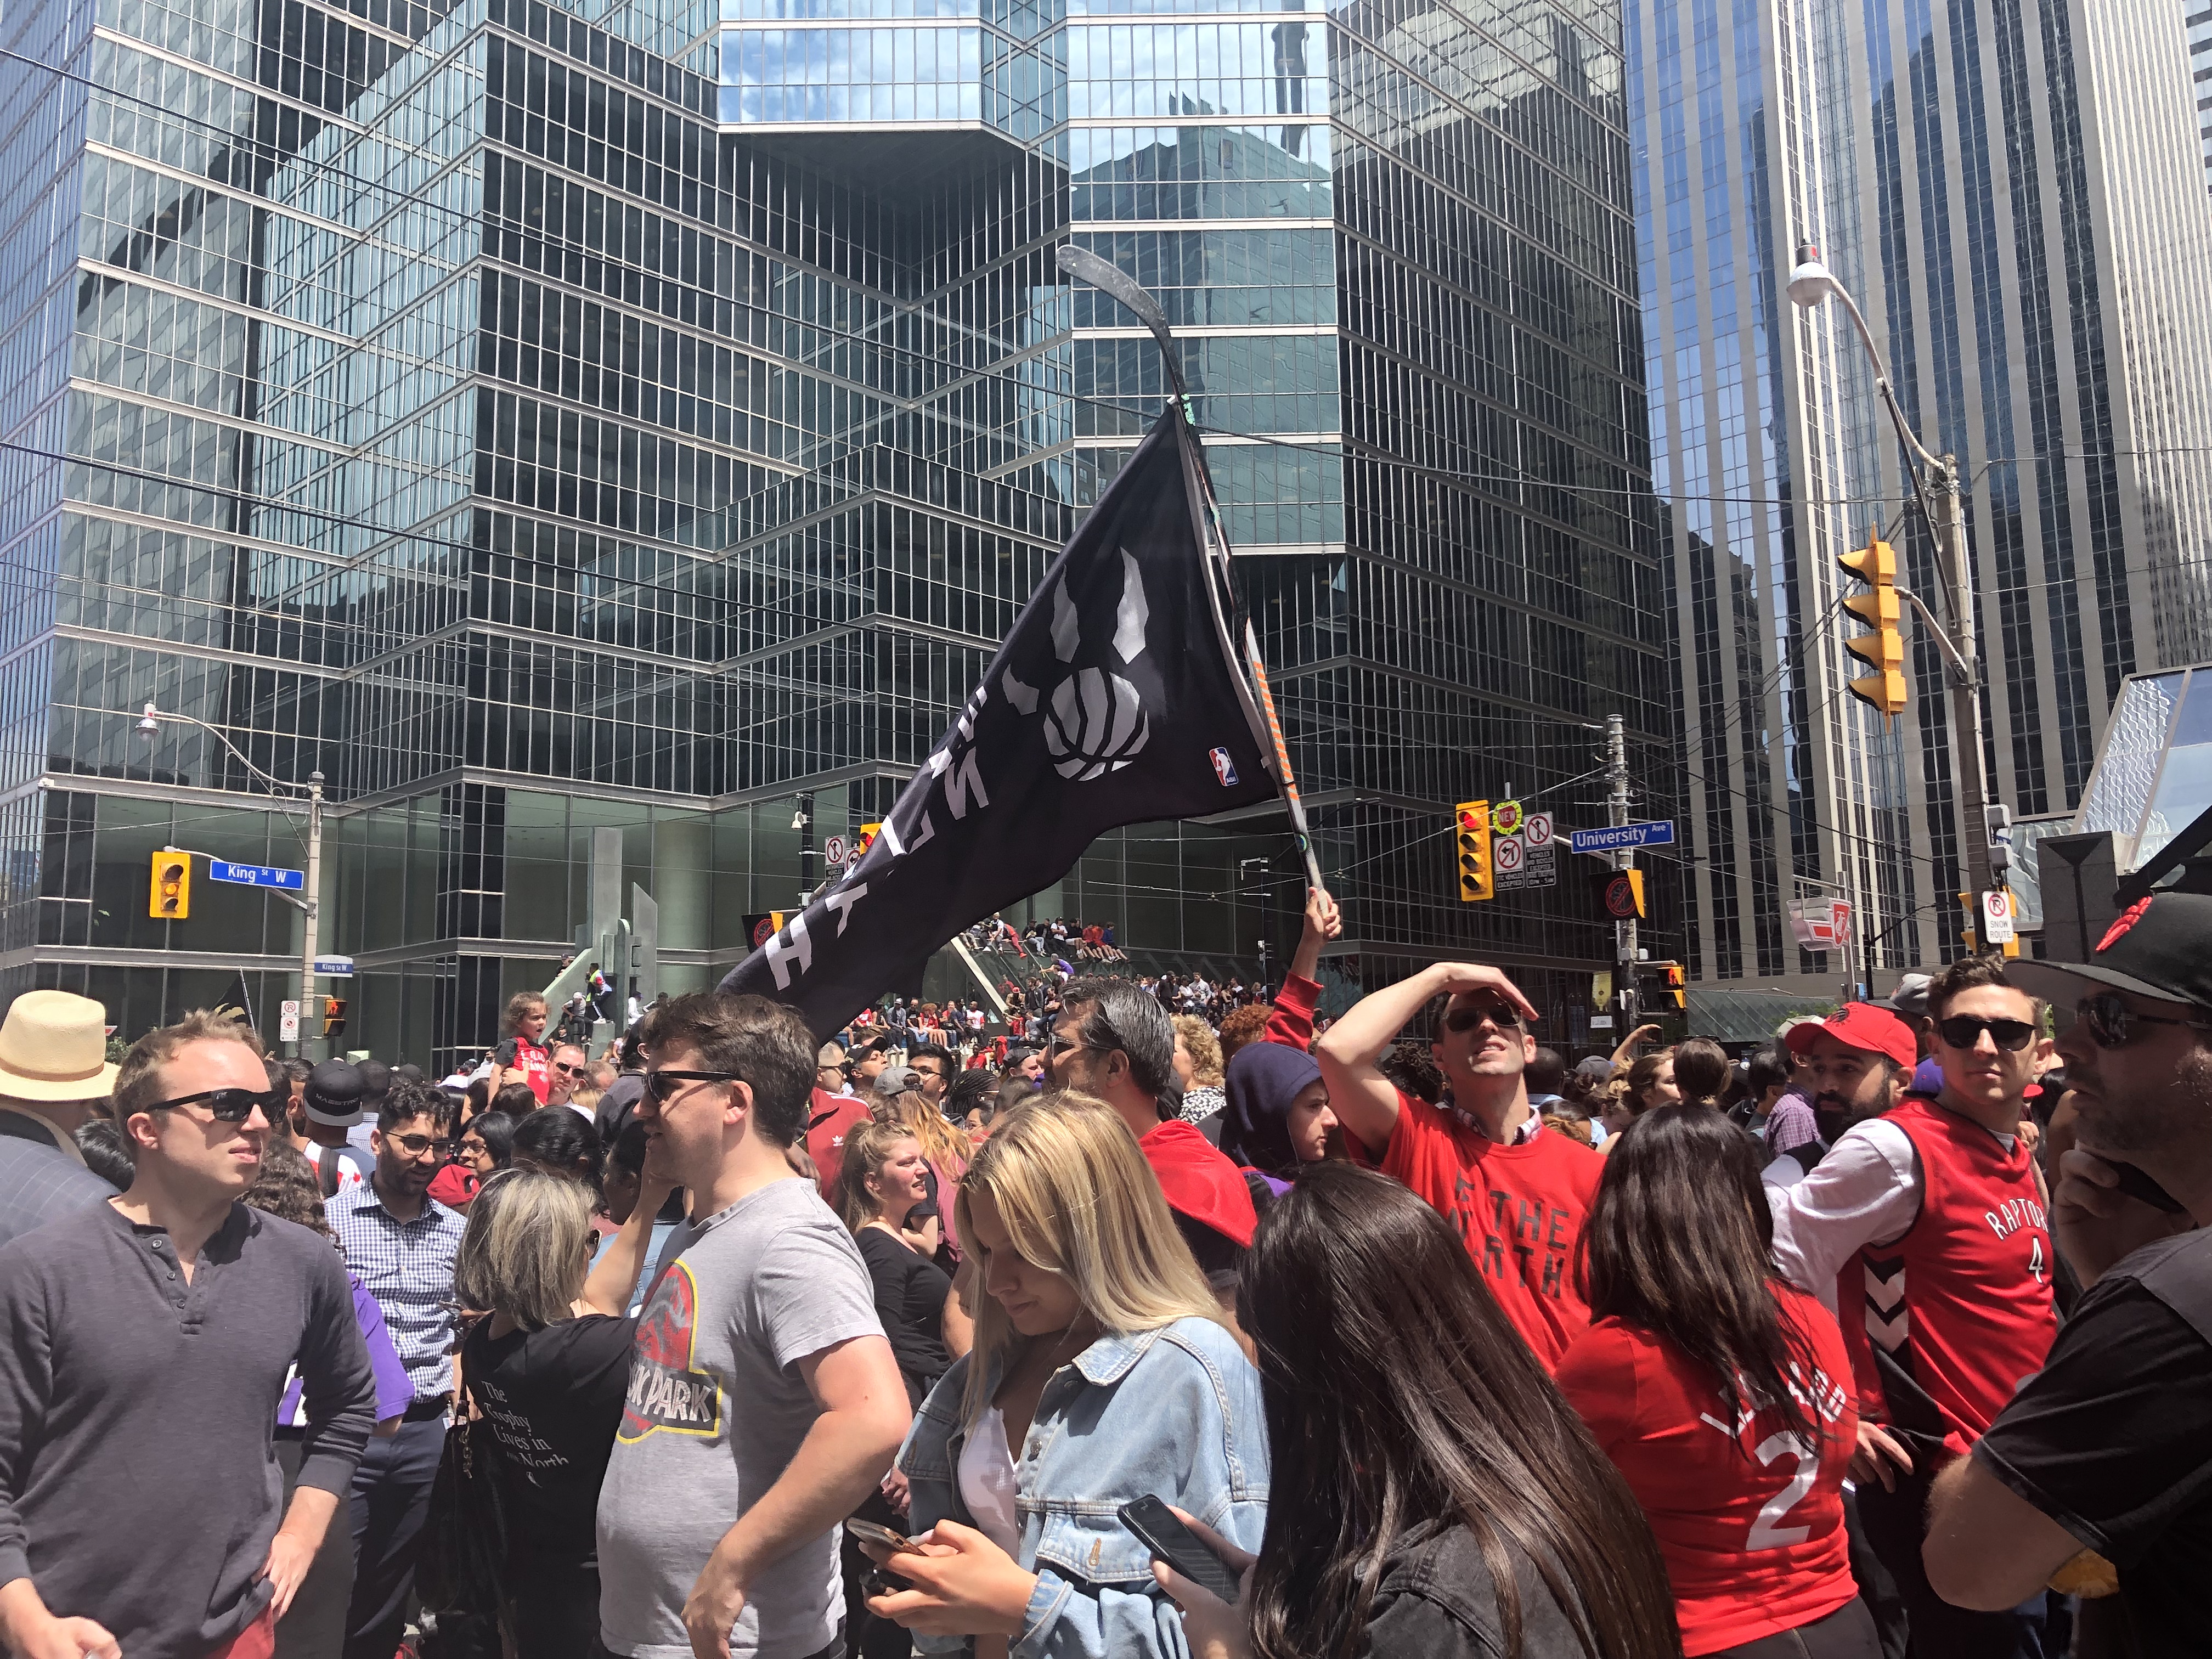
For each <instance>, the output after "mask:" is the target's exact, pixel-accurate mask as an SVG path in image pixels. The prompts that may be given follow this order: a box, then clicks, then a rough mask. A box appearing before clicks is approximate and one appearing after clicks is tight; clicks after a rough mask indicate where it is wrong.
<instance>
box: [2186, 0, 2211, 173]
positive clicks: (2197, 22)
mask: <svg viewBox="0 0 2212 1659" xmlns="http://www.w3.org/2000/svg"><path fill="white" fill-rule="evenodd" d="M2188 28H2189V80H2190V92H2191V95H2192V96H2193V97H2194V98H2195V99H2196V100H2197V140H2198V143H2200V144H2201V145H2202V146H2203V153H2204V170H2205V171H2206V172H2207V173H2212V6H2202V7H2198V6H2191V8H2190V9H2189V21H2188ZM2204 187H2205V189H2207V190H2209V191H2212V178H2208V179H2206V180H2205V182H2204Z"/></svg>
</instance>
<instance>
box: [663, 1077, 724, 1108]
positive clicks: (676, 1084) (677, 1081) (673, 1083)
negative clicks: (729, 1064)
mask: <svg viewBox="0 0 2212 1659" xmlns="http://www.w3.org/2000/svg"><path fill="white" fill-rule="evenodd" d="M737 1080H738V1074H737V1073H735V1072H647V1073H646V1074H645V1091H646V1093H647V1094H648V1095H651V1096H652V1097H653V1104H654V1105H656V1106H665V1105H666V1104H667V1103H669V1102H670V1101H671V1100H672V1099H674V1098H675V1097H676V1095H677V1093H678V1091H679V1090H681V1089H682V1087H683V1085H685V1084H687V1083H735V1082H736V1081H737Z"/></svg>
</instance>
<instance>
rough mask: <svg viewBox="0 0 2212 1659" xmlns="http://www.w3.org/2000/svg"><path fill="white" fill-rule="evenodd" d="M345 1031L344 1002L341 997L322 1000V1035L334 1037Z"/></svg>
mask: <svg viewBox="0 0 2212 1659" xmlns="http://www.w3.org/2000/svg"><path fill="white" fill-rule="evenodd" d="M344 1030H345V1000H344V999H343V997H325V998H324V999H323V1035H324V1036H326V1037H334V1036H338V1035H340V1034H341V1033H342V1032H343V1031H344Z"/></svg>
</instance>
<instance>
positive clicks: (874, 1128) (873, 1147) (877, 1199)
mask: <svg viewBox="0 0 2212 1659" xmlns="http://www.w3.org/2000/svg"><path fill="white" fill-rule="evenodd" d="M928 1170H929V1165H928V1164H927V1162H926V1161H925V1160H924V1159H923V1158H922V1154H921V1142H920V1141H918V1140H916V1139H915V1138H914V1136H912V1135H911V1134H908V1133H907V1130H906V1126H905V1125H904V1124H902V1123H878V1122H873V1121H868V1122H862V1123H859V1124H856V1125H855V1126H854V1128H853V1130H852V1132H851V1133H848V1135H847V1136H846V1137H845V1160H844V1163H843V1164H842V1165H840V1166H839V1169H838V1171H837V1192H836V1206H837V1213H838V1215H839V1217H840V1218H842V1220H843V1221H844V1223H845V1225H846V1226H848V1228H850V1229H851V1230H852V1233H853V1242H854V1244H856V1245H858V1246H859V1247H860V1260H861V1261H865V1262H866V1263H867V1264H868V1277H869V1279H870V1280H872V1282H873V1284H874V1285H875V1287H876V1316H877V1317H878V1319H880V1320H882V1321H883V1322H884V1335H885V1336H888V1337H889V1338H890V1343H891V1352H893V1353H894V1354H896V1356H897V1357H898V1364H899V1373H900V1375H902V1376H904V1377H905V1378H906V1386H907V1393H908V1404H909V1405H913V1406H919V1405H921V1402H922V1399H923V1397H924V1396H925V1395H927V1394H928V1393H929V1391H930V1389H933V1388H934V1387H936V1386H937V1379H938V1378H939V1377H940V1376H944V1375H945V1370H946V1368H947V1367H949V1366H950V1365H951V1364H952V1361H953V1359H954V1358H955V1357H957V1355H960V1354H963V1353H965V1352H968V1346H969V1340H971V1338H972V1335H973V1333H974V1327H973V1325H972V1324H971V1323H970V1322H969V1318H968V1316H967V1315H966V1314H965V1313H963V1312H962V1311H961V1308H960V1303H959V1300H958V1298H957V1297H955V1296H954V1295H953V1293H952V1280H951V1277H950V1276H949V1275H947V1274H946V1273H945V1269H944V1268H942V1267H939V1266H938V1265H937V1263H935V1262H934V1261H931V1260H930V1259H929V1257H927V1255H923V1254H922V1253H921V1251H919V1250H917V1249H915V1247H914V1246H913V1245H912V1244H911V1243H908V1239H907V1236H906V1231H905V1228H906V1222H907V1217H908V1215H909V1214H910V1213H912V1212H913V1211H914V1209H915V1206H919V1205H921V1204H926V1203H927V1202H928V1200H929V1182H928Z"/></svg>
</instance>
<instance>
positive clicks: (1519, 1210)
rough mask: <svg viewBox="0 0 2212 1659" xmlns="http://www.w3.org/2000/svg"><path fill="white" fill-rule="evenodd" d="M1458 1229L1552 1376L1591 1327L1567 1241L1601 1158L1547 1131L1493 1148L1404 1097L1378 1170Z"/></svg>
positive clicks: (1579, 1225) (1573, 1235)
mask: <svg viewBox="0 0 2212 1659" xmlns="http://www.w3.org/2000/svg"><path fill="white" fill-rule="evenodd" d="M1376 1167H1377V1168H1378V1169H1380V1170H1382V1171H1383V1174H1384V1175H1387V1176H1396V1177H1397V1178H1398V1179H1399V1180H1401V1181H1402V1182H1405V1183H1406V1184H1407V1186H1408V1187H1411V1188H1413V1190H1414V1191H1415V1192H1416V1193H1418V1194H1420V1195H1421V1197H1423V1198H1425V1199H1426V1200H1428V1201H1429V1203H1430V1205H1431V1206H1432V1207H1433V1208H1435V1209H1436V1210H1437V1211H1438V1212H1440V1213H1442V1215H1443V1218H1444V1219H1445V1220H1447V1221H1449V1222H1450V1223H1451V1224H1452V1225H1453V1226H1455V1227H1456V1228H1457V1229H1458V1230H1459V1236H1460V1237H1461V1239H1462V1240H1463V1241H1464V1242H1465V1243H1466V1245H1467V1253H1468V1255H1471V1256H1473V1257H1474V1265H1475V1266H1476V1267H1480V1269H1482V1278H1483V1282H1484V1283H1485V1284H1486V1285H1489V1286H1490V1291H1491V1294H1492V1296H1495V1297H1497V1298H1498V1306H1500V1307H1501V1308H1503V1309H1504V1310H1505V1316H1506V1317H1507V1318H1508V1319H1510V1320H1511V1321H1512V1322H1513V1328H1514V1329H1516V1330H1517V1331H1519V1332H1520V1333H1521V1337H1522V1340H1523V1341H1525V1342H1526V1343H1528V1346H1530V1347H1531V1348H1533V1349H1534V1350H1535V1352H1536V1358H1538V1359H1540V1360H1541V1361H1542V1362H1543V1364H1544V1369H1545V1370H1551V1369H1552V1368H1553V1367H1554V1366H1555V1365H1557V1364H1559V1355H1560V1354H1561V1353H1563V1352H1565V1350H1566V1346H1567V1344H1568V1343H1570V1342H1571V1341H1573V1340H1575V1338H1577V1336H1580V1335H1581V1334H1583V1328H1585V1327H1586V1326H1588V1325H1589V1307H1588V1306H1587V1305H1586V1304H1584V1303H1583V1298H1582V1296H1581V1293H1580V1292H1578V1291H1577V1290H1576V1289H1575V1244H1576V1241H1577V1240H1578V1239H1579V1238H1580V1237H1582V1231H1583V1217H1584V1216H1586V1215H1588V1214H1589V1206H1590V1198H1591V1196H1592V1194H1595V1192H1596V1191H1597V1182H1598V1177H1599V1176H1601V1174H1603V1173H1604V1170H1605V1160H1604V1159H1603V1158H1600V1157H1599V1156H1598V1155H1597V1154H1596V1153H1595V1152H1592V1151H1591V1150H1590V1149H1589V1147H1587V1146H1583V1144H1582V1142H1580V1141H1578V1140H1572V1139H1569V1138H1568V1137H1566V1136H1565V1135H1563V1134H1560V1133H1558V1132H1557V1131H1555V1130H1551V1129H1546V1130H1543V1131H1541V1132H1540V1133H1538V1134H1537V1136H1536V1138H1535V1139H1534V1140H1528V1141H1524V1142H1522V1144H1521V1145H1520V1146H1499V1145H1498V1143H1497V1142H1496V1141H1494V1140H1492V1139H1490V1138H1489V1137H1488V1136H1487V1135H1486V1134H1484V1133H1482V1131H1481V1130H1480V1129H1478V1128H1476V1127H1474V1125H1473V1124H1472V1123H1470V1122H1468V1121H1466V1120H1465V1119H1463V1118H1462V1117H1460V1116H1458V1115H1456V1114H1455V1113H1451V1112H1447V1111H1444V1110H1443V1109H1440V1108H1438V1107H1435V1106H1431V1105H1430V1104H1429V1103H1428V1102H1426V1101H1425V1100H1419V1099H1416V1098H1415V1097H1413V1096H1411V1095H1408V1094H1406V1093H1405V1092H1403V1091H1401V1092H1400V1093H1399V1096H1398V1127H1397V1128H1396V1129H1395V1130H1394V1131H1392V1133H1391V1135H1390V1145H1389V1149H1388V1150H1387V1151H1386V1152H1384V1153H1383V1161H1382V1162H1381V1164H1378V1165H1376Z"/></svg>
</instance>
